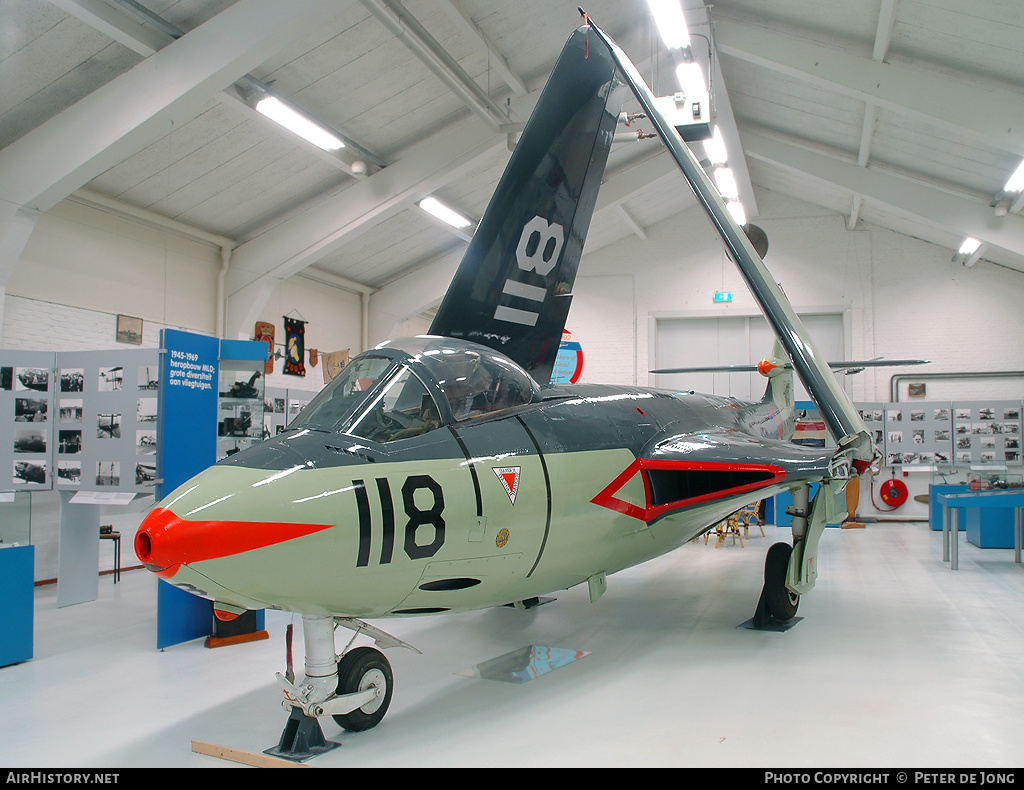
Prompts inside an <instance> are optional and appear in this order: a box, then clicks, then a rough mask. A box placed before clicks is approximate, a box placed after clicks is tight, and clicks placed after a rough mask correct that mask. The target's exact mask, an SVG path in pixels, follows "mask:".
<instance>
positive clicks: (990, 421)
mask: <svg viewBox="0 0 1024 790" xmlns="http://www.w3.org/2000/svg"><path fill="white" fill-rule="evenodd" d="M953 431H954V434H953V435H954V436H955V445H956V449H955V452H956V459H957V461H958V462H959V463H971V464H1006V465H1007V466H1016V465H1020V464H1021V455H1020V439H1021V401H991V402H978V401H972V402H970V403H964V402H962V401H960V402H954V403H953Z"/></svg>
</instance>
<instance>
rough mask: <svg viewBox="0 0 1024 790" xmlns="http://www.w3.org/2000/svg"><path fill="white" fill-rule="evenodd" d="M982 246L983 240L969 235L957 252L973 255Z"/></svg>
mask: <svg viewBox="0 0 1024 790" xmlns="http://www.w3.org/2000/svg"><path fill="white" fill-rule="evenodd" d="M980 246H981V242H980V241H978V240H977V239H972V238H971V237H970V236H968V237H967V238H966V239H964V243H963V244H961V245H960V249H959V250H957V252H958V253H959V254H960V255H972V254H974V253H975V252H977V251H978V247H980Z"/></svg>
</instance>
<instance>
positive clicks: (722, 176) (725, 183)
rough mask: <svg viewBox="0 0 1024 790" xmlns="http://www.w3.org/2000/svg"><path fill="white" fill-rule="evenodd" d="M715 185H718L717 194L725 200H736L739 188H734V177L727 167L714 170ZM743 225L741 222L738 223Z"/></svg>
mask: <svg viewBox="0 0 1024 790" xmlns="http://www.w3.org/2000/svg"><path fill="white" fill-rule="evenodd" d="M715 183H716V184H718V193H719V194H720V195H721V196H722V197H724V198H725V199H726V200H738V199H739V196H740V188H739V187H738V186H736V176H734V175H733V174H732V170H730V169H729V168H728V167H719V168H716V169H715ZM740 224H741V225H742V224H743V223H742V222H741V223H740Z"/></svg>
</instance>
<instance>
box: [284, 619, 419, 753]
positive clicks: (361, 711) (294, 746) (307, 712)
mask: <svg viewBox="0 0 1024 790" xmlns="http://www.w3.org/2000/svg"><path fill="white" fill-rule="evenodd" d="M336 625H340V626H343V627H345V628H349V629H351V630H352V631H355V632H356V636H358V635H359V634H363V635H365V636H370V637H372V638H373V640H374V642H375V644H377V645H379V646H380V647H385V648H386V647H408V648H409V649H411V650H416V648H414V647H412V646H411V645H408V644H406V643H405V642H402V641H401V640H399V639H396V638H395V637H393V636H391V635H390V634H386V633H385V632H383V631H381V630H380V629H378V628H375V627H374V626H371V625H369V624H367V623H364V622H362V621H360V620H355V619H350V618H333V617H322V616H316V615H303V617H302V631H303V636H304V638H305V642H306V665H305V677H304V678H303V679H302V681H301V682H300V681H297V680H295V679H293V678H292V677H291V673H290V671H289V674H288V676H287V677H286V676H285V675H282V674H281V673H280V672H278V673H277V682H278V684H279V685H280V686H281V688H282V689H283V691H284V700H283V701H282V706H283V707H284V708H285V710H288V711H289V712H290V716H289V719H288V723H287V724H286V725H285V728H284V731H283V732H282V733H281V740H280V742H279V743H278V745H277V747H275V748H273V749H266V750H265V751H264V753H265V754H270V755H273V756H275V757H283V758H285V759H288V760H294V761H298V762H301V761H303V760H307V759H309V758H310V757H315V756H316V755H318V754H322V753H323V752H325V751H329V750H330V749H334V748H336V747H338V746H340V745H341V744H339V743H333V742H331V741H327V740H326V739H325V738H324V736H323V730H321V729H320V722H319V720H318V717H319V716H331V717H332V718H333V719H334V721H335V722H336V723H337V724H338V725H339V726H341V727H343V728H344V729H346V730H349V731H350V732H360V731H362V730H368V729H370V728H371V727H376V726H377V724H378V723H380V720H381V719H383V718H384V714H385V713H387V710H388V706H389V705H390V704H391V691H392V686H393V679H392V678H393V676H392V672H391V664H389V663H388V660H387V659H386V658H385V657H384V654H383V653H382V652H381V651H380V650H377V649H376V648H373V647H356V648H353V649H351V650H346V651H344V652H343V654H342V655H341V656H338V655H336V654H335V652H334V629H335V626H336ZM355 638H356V637H355V636H353V637H352V640H353V641H354V640H355ZM351 644H352V643H351V642H349V647H351ZM416 652H417V653H418V652H419V651H418V650H416ZM289 667H290V661H289Z"/></svg>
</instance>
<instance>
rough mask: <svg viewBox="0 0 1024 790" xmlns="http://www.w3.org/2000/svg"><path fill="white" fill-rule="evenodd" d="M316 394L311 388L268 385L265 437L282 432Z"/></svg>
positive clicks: (264, 426) (264, 408)
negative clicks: (302, 388) (299, 388)
mask: <svg viewBox="0 0 1024 790" xmlns="http://www.w3.org/2000/svg"><path fill="white" fill-rule="evenodd" d="M315 396H316V393H315V392H311V391H310V390H293V389H285V388H284V387H267V390H266V392H265V393H264V396H263V438H264V439H269V438H270V437H271V436H277V435H278V434H279V433H281V431H283V430H284V429H285V428H287V427H288V425H289V424H290V423H291V421H292V420H294V419H295V416H296V415H297V414H298V413H299V412H300V411H302V410H303V408H305V406H306V404H307V403H309V402H310V401H311V400H313V398H314V397H315Z"/></svg>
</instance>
